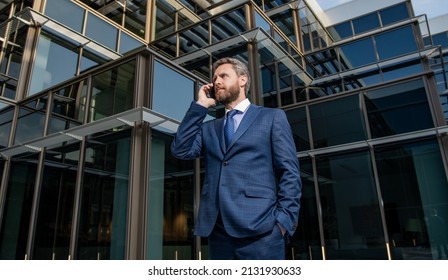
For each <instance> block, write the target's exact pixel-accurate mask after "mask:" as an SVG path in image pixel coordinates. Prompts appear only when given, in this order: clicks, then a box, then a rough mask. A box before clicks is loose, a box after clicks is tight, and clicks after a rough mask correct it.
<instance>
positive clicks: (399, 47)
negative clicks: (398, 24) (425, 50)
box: [375, 25, 418, 60]
mask: <svg viewBox="0 0 448 280" xmlns="http://www.w3.org/2000/svg"><path fill="white" fill-rule="evenodd" d="M375 43H376V47H377V49H378V55H379V59H380V60H385V59H388V58H393V57H397V56H400V55H404V54H407V53H411V52H414V51H416V50H418V48H417V42H416V41H415V36H414V33H413V30H412V25H408V26H405V27H402V28H399V29H396V30H392V31H389V32H384V33H381V34H380V35H377V36H375ZM391 46H394V47H393V48H391Z"/></svg>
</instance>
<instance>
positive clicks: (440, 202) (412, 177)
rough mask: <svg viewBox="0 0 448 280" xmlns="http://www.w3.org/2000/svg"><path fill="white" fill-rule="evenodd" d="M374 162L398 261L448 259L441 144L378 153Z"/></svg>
mask: <svg viewBox="0 0 448 280" xmlns="http://www.w3.org/2000/svg"><path fill="white" fill-rule="evenodd" d="M410 121H411V122H412V120H410ZM375 157H376V165H377V169H378V178H379V180H380V185H381V193H382V196H383V201H384V210H385V215H386V222H387V231H388V234H389V240H390V245H391V251H392V253H393V258H395V259H420V260H422V259H447V258H448V256H447V254H448V252H447V251H445V252H443V251H444V250H443V247H442V246H445V248H446V246H447V231H446V230H447V229H446V222H448V220H447V219H448V199H447V197H448V184H447V180H446V173H445V170H444V168H443V166H444V164H443V161H442V158H441V151H440V148H439V144H438V141H437V140H436V139H434V140H430V141H426V142H421V143H412V144H405V145H398V144H396V145H394V146H392V147H383V148H378V149H376V151H375Z"/></svg>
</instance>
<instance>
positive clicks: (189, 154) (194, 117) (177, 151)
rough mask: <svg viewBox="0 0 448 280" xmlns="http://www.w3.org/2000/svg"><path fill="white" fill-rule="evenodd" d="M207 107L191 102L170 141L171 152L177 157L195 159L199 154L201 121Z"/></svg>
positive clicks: (200, 148) (200, 147) (205, 114)
mask: <svg viewBox="0 0 448 280" xmlns="http://www.w3.org/2000/svg"><path fill="white" fill-rule="evenodd" d="M207 112H208V109H207V108H205V107H203V106H201V105H198V104H196V103H195V102H192V103H191V105H190V108H189V109H188V111H187V113H186V114H185V117H184V119H183V120H182V121H181V123H180V125H179V128H178V130H177V133H176V135H175V136H174V140H173V142H172V143H171V153H172V155H173V156H175V157H176V158H179V159H187V160H188V159H195V158H198V157H200V156H201V150H202V131H201V128H202V123H203V121H204V119H205V117H206V116H207Z"/></svg>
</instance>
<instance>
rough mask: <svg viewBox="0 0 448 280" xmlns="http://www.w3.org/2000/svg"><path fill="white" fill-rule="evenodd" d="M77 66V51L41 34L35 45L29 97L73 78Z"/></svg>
mask: <svg viewBox="0 0 448 280" xmlns="http://www.w3.org/2000/svg"><path fill="white" fill-rule="evenodd" d="M50 54H51V55H50ZM77 64H78V51H77V50H76V49H74V47H73V46H70V45H67V44H66V43H63V42H62V41H59V40H58V39H56V38H50V37H48V36H47V35H46V34H41V36H40V37H39V41H38V43H37V53H36V59H35V61H34V67H33V74H32V77H31V87H30V95H33V94H35V93H38V92H40V91H42V90H44V89H46V88H48V87H51V86H53V85H56V84H57V83H60V82H62V81H64V80H67V79H69V78H72V77H74V76H75V75H76V68H77ZM61 65H64V67H61Z"/></svg>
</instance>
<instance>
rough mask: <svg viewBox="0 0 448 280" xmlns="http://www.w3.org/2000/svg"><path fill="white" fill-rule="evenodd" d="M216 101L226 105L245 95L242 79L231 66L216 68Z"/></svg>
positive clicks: (224, 65) (214, 79) (214, 78)
mask: <svg viewBox="0 0 448 280" xmlns="http://www.w3.org/2000/svg"><path fill="white" fill-rule="evenodd" d="M213 84H214V86H215V99H216V100H217V101H219V102H221V103H222V104H224V105H226V104H229V103H232V102H233V101H235V100H237V99H238V98H239V97H240V94H243V95H244V91H243V90H241V87H240V84H241V77H238V75H237V74H236V72H235V70H233V67H232V65H231V64H223V65H221V66H219V67H218V68H216V70H215V73H214V76H213ZM243 89H244V88H243Z"/></svg>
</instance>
